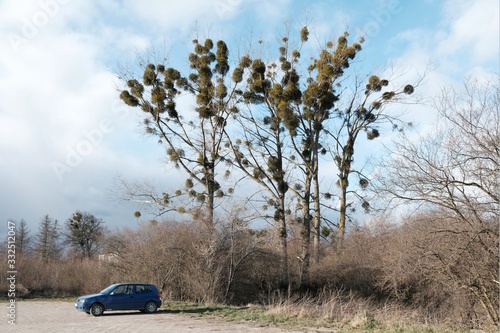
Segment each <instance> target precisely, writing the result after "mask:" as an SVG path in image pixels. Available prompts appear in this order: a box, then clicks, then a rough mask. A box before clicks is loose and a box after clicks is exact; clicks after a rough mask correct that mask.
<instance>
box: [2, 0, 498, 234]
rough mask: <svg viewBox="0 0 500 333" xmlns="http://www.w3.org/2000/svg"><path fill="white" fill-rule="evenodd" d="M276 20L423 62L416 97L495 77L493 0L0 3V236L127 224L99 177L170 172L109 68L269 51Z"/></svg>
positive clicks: (412, 66)
mask: <svg viewBox="0 0 500 333" xmlns="http://www.w3.org/2000/svg"><path fill="white" fill-rule="evenodd" d="M285 21H286V22H290V26H291V28H292V29H295V28H297V29H299V28H300V27H301V26H303V25H304V24H307V25H308V26H309V28H310V29H309V30H310V31H311V34H312V35H313V36H315V38H317V40H319V41H323V40H326V39H328V38H335V39H336V37H337V36H338V35H339V34H341V33H342V32H343V31H344V30H345V29H348V31H349V32H350V34H351V36H352V37H353V38H357V37H358V36H360V35H364V36H365V37H366V43H365V44H364V46H363V51H362V53H361V59H362V60H363V63H364V66H365V69H367V70H372V69H374V70H376V69H377V68H383V67H385V66H387V64H389V63H390V64H393V65H395V66H396V67H397V68H398V69H399V71H400V72H401V73H404V75H406V76H405V79H408V81H410V82H411V80H412V79H414V78H415V77H417V76H418V75H419V74H422V73H424V72H425V71H426V69H427V68H429V65H431V69H432V70H431V72H430V73H429V74H428V75H427V77H426V80H425V82H424V84H423V85H422V87H421V92H422V94H424V95H425V94H428V95H432V94H435V93H436V92H437V91H438V90H439V89H440V88H441V87H442V86H444V85H457V84H459V83H460V82H461V81H462V80H463V79H464V78H465V77H466V76H467V75H475V76H478V77H481V78H488V77H491V75H492V73H498V72H499V67H498V66H499V4H498V0H422V1H403V0H354V1H353V0H328V1H325V0H272V1H267V0H203V1H200V0H183V1H172V0H163V1H161V0H141V1H139V0H105V1H96V0H23V1H18V0H0V36H1V38H0V50H1V51H0V182H1V187H0V221H3V222H2V224H3V226H2V227H0V234H3V235H5V231H4V230H6V228H7V221H8V220H9V219H11V220H16V221H18V220H20V219H21V218H24V219H25V220H26V221H27V222H28V224H29V226H30V227H31V229H32V230H33V231H36V228H37V227H38V223H39V221H40V219H41V217H42V216H43V215H45V214H49V215H50V216H51V217H53V218H56V219H58V220H59V221H65V220H67V219H68V218H69V217H70V216H71V214H72V213H73V212H75V211H76V210H82V211H88V212H91V213H93V214H94V215H96V216H97V217H101V218H103V219H104V220H105V222H106V223H107V225H108V226H110V227H115V226H125V225H134V224H135V223H136V220H135V218H134V217H133V212H134V211H135V210H137V207H136V206H133V205H130V204H124V203H120V202H117V201H114V200H112V196H111V195H110V192H111V191H112V190H113V180H114V179H116V178H117V177H118V176H121V177H123V178H125V179H129V180H141V179H147V180H149V181H152V182H158V183H160V184H168V183H169V182H172V181H174V178H173V177H172V175H173V174H174V172H173V171H172V169H171V167H170V166H169V165H167V164H165V163H164V156H163V152H162V149H160V147H159V146H158V145H157V144H155V142H154V141H153V140H151V139H148V138H147V137H144V136H143V135H142V134H141V130H140V127H139V122H140V117H139V114H138V113H137V111H136V110H130V109H128V108H126V107H124V106H122V104H121V103H120V101H119V99H118V94H119V92H118V91H117V87H118V86H119V85H120V82H119V80H118V79H117V77H116V73H119V72H120V70H122V69H123V68H126V67H127V66H132V67H133V66H134V64H136V63H137V58H136V57H137V54H142V55H144V54H147V52H149V51H150V50H151V49H154V50H156V53H155V57H156V58H158V59H163V58H165V59H166V64H168V65H171V66H172V65H173V66H174V67H175V66H185V63H186V61H185V59H186V55H187V53H188V52H189V51H190V47H191V44H190V41H191V40H192V39H193V37H196V36H199V37H202V38H204V37H211V38H213V39H224V40H226V41H227V43H228V44H229V48H230V50H238V49H239V50H242V49H244V48H245V45H247V44H248V43H249V42H252V41H254V42H255V41H256V40H258V39H262V40H264V41H266V42H269V43H272V42H273V41H274V40H276V38H277V36H282V33H283V31H284V30H285V29H284V27H285V25H284V22H285ZM297 31H298V30H297ZM236 56H237V55H234V58H236ZM425 114H426V113H425V112H424V113H422V115H425ZM416 121H417V122H421V123H425V122H427V121H430V120H429V119H425V117H424V116H421V118H420V119H416ZM4 226H5V227H4ZM2 237H3V236H2Z"/></svg>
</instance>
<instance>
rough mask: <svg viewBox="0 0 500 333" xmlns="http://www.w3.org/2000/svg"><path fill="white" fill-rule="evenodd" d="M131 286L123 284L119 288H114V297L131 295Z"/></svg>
mask: <svg viewBox="0 0 500 333" xmlns="http://www.w3.org/2000/svg"><path fill="white" fill-rule="evenodd" d="M133 287H134V286H133V285H131V284H124V285H121V286H118V287H116V289H115V290H113V293H114V295H120V294H133V293H134V291H133Z"/></svg>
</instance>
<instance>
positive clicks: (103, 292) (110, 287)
mask: <svg viewBox="0 0 500 333" xmlns="http://www.w3.org/2000/svg"><path fill="white" fill-rule="evenodd" d="M117 286H118V285H117V284H112V285H110V286H109V287H107V288H104V289H103V290H101V292H100V294H109V293H110V292H112V291H113V290H114V289H115V288H116V287H117Z"/></svg>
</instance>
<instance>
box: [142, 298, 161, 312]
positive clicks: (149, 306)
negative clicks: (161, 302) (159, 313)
mask: <svg viewBox="0 0 500 333" xmlns="http://www.w3.org/2000/svg"><path fill="white" fill-rule="evenodd" d="M157 308H158V305H156V302H153V301H149V302H147V303H146V305H145V306H144V312H147V313H153V312H155V311H156V309H157Z"/></svg>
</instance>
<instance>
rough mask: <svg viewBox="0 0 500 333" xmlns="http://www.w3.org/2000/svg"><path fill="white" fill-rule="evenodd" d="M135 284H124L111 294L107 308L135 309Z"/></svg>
mask: <svg viewBox="0 0 500 333" xmlns="http://www.w3.org/2000/svg"><path fill="white" fill-rule="evenodd" d="M134 296H135V295H134V285H133V284H122V285H119V286H118V287H116V288H115V290H113V291H112V292H111V293H110V294H109V298H108V299H109V301H108V305H107V307H106V308H108V309H109V310H134V309H136V307H135V304H134V302H135V297H134Z"/></svg>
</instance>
